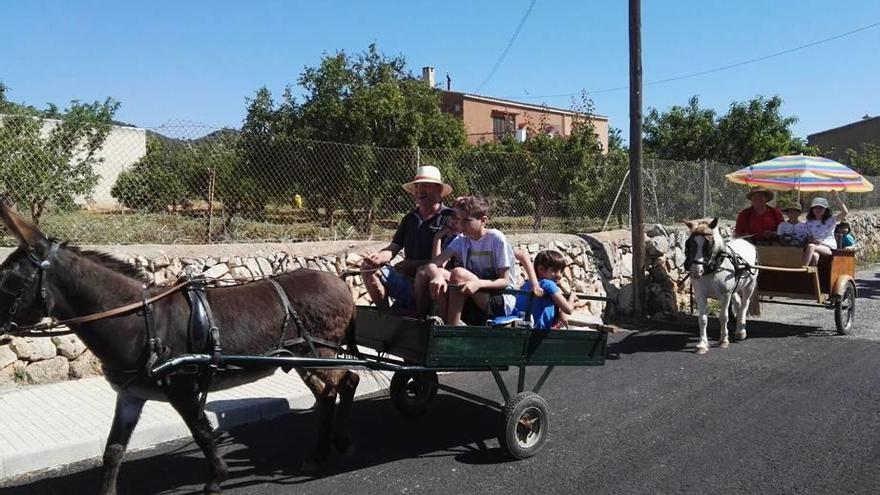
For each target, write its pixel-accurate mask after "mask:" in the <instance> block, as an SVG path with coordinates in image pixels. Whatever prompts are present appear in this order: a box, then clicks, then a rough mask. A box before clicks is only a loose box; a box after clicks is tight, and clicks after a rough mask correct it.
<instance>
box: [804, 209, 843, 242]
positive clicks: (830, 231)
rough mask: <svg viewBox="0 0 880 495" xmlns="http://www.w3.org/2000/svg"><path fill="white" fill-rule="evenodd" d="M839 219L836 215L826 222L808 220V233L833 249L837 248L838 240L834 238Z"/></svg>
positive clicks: (806, 224)
mask: <svg viewBox="0 0 880 495" xmlns="http://www.w3.org/2000/svg"><path fill="white" fill-rule="evenodd" d="M837 224H838V221H837V218H836V217H831V218H829V219H828V220H826V221H825V222H822V221H821V220H818V219H815V220H807V223H805V224H804V225H805V226H806V231H807V235H808V236H810V237H812V238H813V239H815V240H817V241H819V243H820V244H824V245H826V246H828V247H830V248H831V249H837V241H836V240H835V239H834V228H835V227H837Z"/></svg>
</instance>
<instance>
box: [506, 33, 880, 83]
mask: <svg viewBox="0 0 880 495" xmlns="http://www.w3.org/2000/svg"><path fill="white" fill-rule="evenodd" d="M877 26H880V22H875V23H873V24H868V25H867V26H862V27H860V28H858V29H853V30H852V31H847V32H845V33H841V34H837V35H834V36H831V37H830V38H824V39H821V40H817V41H812V42H810V43H807V44H804V45H800V46H796V47H794V48H788V49H785V50H782V51H778V52H774V53H771V54H769V55H763V56H760V57H755V58H751V59H748V60H743V61H742V62H736V63H733V64H728V65H723V66H721V67H715V68H714V69H706V70H701V71H698V72H691V73H689V74H683V75H681V76H672V77H667V78H665V79H656V80H654V81H648V82H646V83H645V86H652V85H654V84H663V83H668V82H672V81H680V80H682V79H689V78H692V77H698V76H704V75H706V74H711V73H713V72H720V71H723V70H729V69H733V68H735V67H742V66H743V65H748V64H753V63H756V62H762V61H764V60H767V59H771V58H774V57H779V56H782V55H787V54H789V53H792V52H796V51H799V50H803V49H806V48H810V47H813V46H816V45H821V44H822V43H827V42H829V41H834V40H838V39H840V38H845V37H847V36H851V35H853V34H856V33H859V32H862V31H866V30H868V29H871V28H875V27H877ZM625 89H629V86H616V87H613V88H603V89H597V90H594V91H587V93H589V94H597V93H611V92H613V91H623V90H625ZM579 94H580V92H578V93H563V94H557V95H538V96H529V98H562V97H572V96H577V95H579ZM504 98H516V96H508V97H504Z"/></svg>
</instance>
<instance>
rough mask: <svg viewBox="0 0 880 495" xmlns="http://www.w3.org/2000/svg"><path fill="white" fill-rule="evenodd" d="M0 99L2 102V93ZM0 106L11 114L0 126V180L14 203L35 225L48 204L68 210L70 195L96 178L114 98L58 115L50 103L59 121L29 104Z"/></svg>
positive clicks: (75, 105)
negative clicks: (98, 154)
mask: <svg viewBox="0 0 880 495" xmlns="http://www.w3.org/2000/svg"><path fill="white" fill-rule="evenodd" d="M3 89H4V91H3V92H2V93H5V87H4V88H3ZM0 99H2V100H3V101H4V102H5V101H6V100H5V94H0ZM3 107H4V108H5V109H6V111H7V112H9V114H7V115H6V116H5V117H3V125H2V126H0V182H2V184H3V187H4V189H5V190H6V192H7V195H8V196H9V198H10V200H11V201H12V202H13V203H15V204H16V205H17V206H18V207H19V208H21V209H27V210H29V211H30V213H31V217H32V218H33V221H34V222H35V223H39V220H40V217H41V216H42V215H43V213H44V212H45V211H46V208H47V207H48V206H50V205H52V206H55V207H58V208H71V207H73V204H74V198H76V197H78V196H88V195H89V194H91V192H92V191H93V190H94V188H95V185H97V183H98V180H99V176H98V174H96V173H95V172H94V170H93V166H94V165H96V164H98V163H100V162H101V158H99V157H98V156H97V152H98V150H99V149H100V148H101V146H102V145H103V144H104V140H105V139H106V138H107V134H108V133H109V132H110V129H111V127H112V120H113V115H114V114H115V112H116V110H117V109H118V108H119V103H118V102H116V101H114V100H112V99H110V98H108V99H107V100H105V101H104V102H97V101H96V102H94V103H80V102H78V101H73V102H71V105H70V108H68V109H66V110H65V111H64V112H63V113H60V114H59V112H58V111H57V107H54V106H51V107H50V109H49V112H51V113H52V114H56V115H58V116H60V117H61V120H60V121H59V122H55V121H44V120H42V119H41V118H40V117H43V116H44V115H43V114H42V113H40V114H39V115H34V112H33V111H32V110H33V108H32V107H24V106H22V105H17V104H9V103H8V102H6V103H5V104H3Z"/></svg>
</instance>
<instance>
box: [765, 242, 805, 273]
mask: <svg viewBox="0 0 880 495" xmlns="http://www.w3.org/2000/svg"><path fill="white" fill-rule="evenodd" d="M755 250H756V251H757V253H758V263H760V264H761V265H763V266H768V267H770V266H773V267H779V268H802V267H803V262H802V261H801V260H802V259H803V257H804V250H803V248H800V247H794V246H755Z"/></svg>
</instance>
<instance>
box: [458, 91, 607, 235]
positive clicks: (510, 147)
mask: <svg viewBox="0 0 880 495" xmlns="http://www.w3.org/2000/svg"><path fill="white" fill-rule="evenodd" d="M575 112H576V113H575V117H574V121H573V123H572V128H571V132H570V134H569V136H567V137H562V136H556V135H552V134H549V133H548V132H546V129H547V127H548V126H547V122H546V116H545V114H542V116H541V117H540V118H539V119H538V120H537V121H527V122H525V123H524V125H525V127H526V128H527V135H528V136H529V138H528V139H527V140H526V141H525V142H523V143H520V142H518V141H516V140H515V139H514V138H513V137H512V136H505V137H504V138H502V139H501V141H500V142H497V143H485V144H482V145H480V146H478V147H476V148H475V149H474V151H473V152H472V153H470V154H469V155H466V157H465V158H466V160H465V161H464V162H463V163H462V168H463V169H464V170H469V171H470V173H471V180H472V181H474V182H476V181H479V180H481V179H482V180H484V181H486V182H484V184H485V183H491V187H488V188H487V187H472V188H470V189H471V190H484V191H485V190H491V191H492V194H493V203H497V204H498V205H499V206H500V208H498V207H494V206H493V210H496V211H497V212H503V213H506V214H511V215H517V216H518V215H523V214H529V213H531V215H532V218H533V223H532V228H533V229H534V230H538V229H541V228H543V222H544V218H545V217H546V216H550V215H554V216H559V217H563V218H567V219H569V220H571V219H572V218H574V217H576V215H575V213H578V212H582V211H584V209H585V208H586V209H588V210H592V209H594V208H595V207H596V206H598V205H597V203H596V201H597V199H599V197H600V196H603V195H605V194H606V192H607V187H605V183H606V181H607V180H609V179H610V180H614V179H611V176H612V175H614V174H607V173H606V172H608V169H607V168H606V165H607V164H608V163H609V161H608V160H607V159H608V158H609V155H603V153H602V146H601V144H600V142H599V140H598V137H597V135H596V129H595V126H594V125H593V122H592V120H590V118H589V115H591V114H592V113H593V104H592V101H591V100H590V99H589V98H588V97H587V96H586V95H585V94H584V95H583V96H582V101H581V102H580V104H579V105H576V108H575ZM615 153H617V152H615ZM612 155H614V154H612ZM615 178H616V179H617V180H616V182H615V185H617V184H619V180H620V179H621V178H622V176H619V177H615ZM487 179H488V180H487ZM612 197H613V196H612ZM604 200H607V195H606V196H604Z"/></svg>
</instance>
